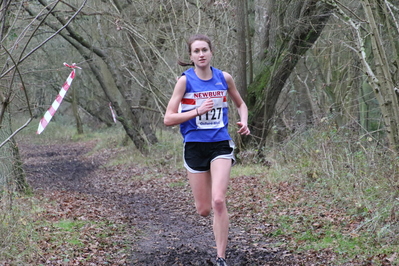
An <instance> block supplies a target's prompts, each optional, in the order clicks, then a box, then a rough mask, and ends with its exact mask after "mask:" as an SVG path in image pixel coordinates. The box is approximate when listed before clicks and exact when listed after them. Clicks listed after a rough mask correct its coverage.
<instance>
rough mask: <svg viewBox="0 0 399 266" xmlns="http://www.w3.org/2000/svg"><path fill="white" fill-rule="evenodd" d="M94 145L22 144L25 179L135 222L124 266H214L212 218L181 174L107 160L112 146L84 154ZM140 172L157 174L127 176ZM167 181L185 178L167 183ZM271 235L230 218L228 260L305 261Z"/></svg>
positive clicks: (239, 262)
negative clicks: (197, 206) (200, 210)
mask: <svg viewBox="0 0 399 266" xmlns="http://www.w3.org/2000/svg"><path fill="white" fill-rule="evenodd" d="M94 146H95V143H94V142H87V143H63V144H53V145H33V144H28V143H22V144H21V145H20V149H21V151H22V155H23V158H24V162H25V169H26V172H27V176H28V180H29V182H30V184H31V185H32V187H33V188H34V189H35V190H36V191H37V193H42V194H43V195H49V194H48V193H53V192H55V191H62V193H64V194H68V195H69V196H70V197H72V199H73V197H74V195H80V196H79V198H82V195H85V200H86V201H87V204H92V205H94V204H107V206H111V207H109V208H108V210H109V211H102V212H101V213H100V214H98V215H101V216H107V215H110V217H109V219H112V217H114V216H115V215H116V213H118V214H117V217H118V219H120V221H122V222H123V223H126V224H128V226H129V227H130V228H131V229H132V230H131V235H130V236H124V237H125V238H128V239H129V241H130V243H132V246H131V248H130V249H131V254H129V257H128V258H127V259H126V260H125V262H124V263H123V265H213V263H214V256H215V253H216V250H215V248H214V245H215V244H214V240H213V235H212V227H211V219H212V218H211V217H209V218H202V217H200V216H199V215H197V214H196V213H195V210H194V208H193V202H192V197H191V194H190V189H189V187H188V185H187V184H186V182H185V173H183V172H176V171H174V170H170V169H169V170H168V169H165V168H162V167H160V168H159V169H150V168H146V167H139V166H128V167H123V166H107V167H104V165H105V164H106V162H107V161H108V160H109V158H112V156H113V154H114V153H115V152H117V151H112V150H109V151H107V152H102V153H101V154H99V153H96V154H95V155H94V154H93V153H89V152H90V151H92V149H93V147H94ZM89 154H90V155H89ZM144 173H145V176H147V177H148V176H151V174H153V175H154V178H146V180H143V179H141V178H136V179H132V178H131V177H132V176H139V177H140V176H144ZM155 175H156V177H155ZM172 183H173V184H185V185H179V186H171V185H170V184H172ZM46 193H47V194H46ZM69 200H70V199H69ZM88 201H91V203H90V202H88ZM93 201H95V202H93ZM72 211H73V210H71V212H72ZM87 215H89V214H87ZM268 241H269V240H268V239H267V238H266V237H262V236H261V237H260V236H259V235H253V234H251V233H250V232H249V230H246V229H244V228H240V227H238V226H235V225H234V221H232V224H231V228H230V235H229V246H228V250H227V258H228V262H229V265H285V266H287V265H308V264H304V263H303V262H301V258H299V257H296V256H294V255H292V254H289V253H288V252H287V251H284V250H280V249H276V248H272V246H273V245H271V244H272V243H270V242H268ZM109 252H113V251H109ZM109 263H110V264H111V265H120V262H119V263H118V262H112V261H109ZM81 265H84V264H81ZM314 265H317V264H314ZM324 265H326V264H324Z"/></svg>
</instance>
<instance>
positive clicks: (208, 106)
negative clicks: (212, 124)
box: [198, 98, 213, 115]
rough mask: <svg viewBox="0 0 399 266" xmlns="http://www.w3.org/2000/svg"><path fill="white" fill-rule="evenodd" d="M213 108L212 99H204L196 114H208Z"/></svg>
mask: <svg viewBox="0 0 399 266" xmlns="http://www.w3.org/2000/svg"><path fill="white" fill-rule="evenodd" d="M212 108H213V100H212V98H208V99H206V100H205V101H204V102H203V103H202V104H201V106H200V107H198V113H199V114H200V115H203V114H206V113H208V112H209V111H210V110H212Z"/></svg>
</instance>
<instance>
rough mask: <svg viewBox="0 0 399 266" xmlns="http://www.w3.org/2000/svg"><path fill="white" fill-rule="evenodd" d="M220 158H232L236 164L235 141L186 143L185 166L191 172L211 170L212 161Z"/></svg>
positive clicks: (232, 161)
mask: <svg viewBox="0 0 399 266" xmlns="http://www.w3.org/2000/svg"><path fill="white" fill-rule="evenodd" d="M219 158H225V159H231V163H232V164H233V165H234V164H235V162H236V160H235V157H234V142H233V141H231V140H224V141H219V142H186V143H184V154H183V159H184V167H186V169H187V170H188V171H189V172H191V173H202V172H207V171H209V170H210V168H211V162H212V161H213V160H215V159H219Z"/></svg>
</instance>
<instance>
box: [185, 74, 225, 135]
mask: <svg viewBox="0 0 399 266" xmlns="http://www.w3.org/2000/svg"><path fill="white" fill-rule="evenodd" d="M211 69H212V73H213V75H212V78H211V79H210V80H201V79H199V78H198V77H197V75H196V74H195V72H194V69H193V68H190V69H188V70H186V71H185V72H184V73H183V74H182V75H185V76H186V79H187V83H186V93H185V94H184V96H183V99H182V100H181V112H187V111H190V110H193V109H195V108H198V107H199V106H200V105H201V104H202V103H203V102H204V101H205V100H206V99H208V98H212V100H213V103H214V107H213V109H212V110H211V111H209V112H208V113H206V114H203V115H201V116H197V117H195V118H192V119H190V120H188V121H186V122H184V123H182V124H180V132H181V134H182V135H183V138H184V142H216V141H223V140H231V137H230V135H229V133H228V122H229V119H228V103H227V89H228V86H227V82H226V80H225V78H224V75H223V72H222V71H221V70H219V69H217V68H214V67H211Z"/></svg>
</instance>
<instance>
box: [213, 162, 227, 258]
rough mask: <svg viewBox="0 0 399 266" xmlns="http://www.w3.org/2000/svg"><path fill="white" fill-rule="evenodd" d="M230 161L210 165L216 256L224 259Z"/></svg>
mask: <svg viewBox="0 0 399 266" xmlns="http://www.w3.org/2000/svg"><path fill="white" fill-rule="evenodd" d="M230 170H231V159H224V158H220V159H216V160H214V161H213V162H212V163H211V175H212V208H213V212H214V218H213V219H214V220H213V232H214V234H215V240H216V248H217V256H218V257H222V258H225V256H226V247H227V239H228V234H229V214H228V212H227V206H226V192H227V187H228V185H229V180H230Z"/></svg>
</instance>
